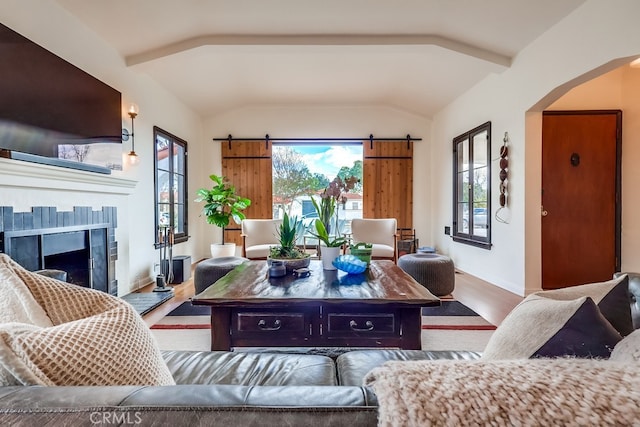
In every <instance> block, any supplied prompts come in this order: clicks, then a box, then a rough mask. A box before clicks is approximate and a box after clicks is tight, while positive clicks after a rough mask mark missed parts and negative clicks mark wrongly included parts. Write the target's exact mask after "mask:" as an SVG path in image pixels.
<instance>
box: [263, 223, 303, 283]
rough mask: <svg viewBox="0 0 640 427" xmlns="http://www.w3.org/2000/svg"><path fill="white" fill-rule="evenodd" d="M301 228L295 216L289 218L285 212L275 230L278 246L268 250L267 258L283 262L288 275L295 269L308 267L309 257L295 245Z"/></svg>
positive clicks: (301, 225)
mask: <svg viewBox="0 0 640 427" xmlns="http://www.w3.org/2000/svg"><path fill="white" fill-rule="evenodd" d="M303 228H304V225H303V224H302V220H300V219H298V218H297V217H295V216H294V217H289V215H287V213H286V212H285V213H284V216H283V217H282V224H280V228H278V230H277V233H278V240H279V243H280V245H279V246H273V247H271V249H270V250H269V258H270V259H275V260H279V261H283V262H284V264H285V267H286V269H287V272H289V273H290V272H291V271H293V270H295V269H297V268H303V267H308V266H309V263H310V262H311V257H310V255H309V254H308V253H306V252H304V251H301V250H300V249H299V248H298V247H297V245H296V241H297V240H298V236H299V234H300V232H301V230H302V229H303Z"/></svg>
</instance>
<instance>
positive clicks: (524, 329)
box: [482, 295, 622, 360]
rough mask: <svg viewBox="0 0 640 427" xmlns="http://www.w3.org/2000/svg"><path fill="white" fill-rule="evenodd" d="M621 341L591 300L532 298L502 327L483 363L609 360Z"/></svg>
mask: <svg viewBox="0 0 640 427" xmlns="http://www.w3.org/2000/svg"><path fill="white" fill-rule="evenodd" d="M621 339H622V336H620V334H619V333H618V331H616V330H615V328H614V327H613V326H611V324H610V323H609V322H608V321H607V319H605V318H604V316H603V315H602V314H601V313H600V310H599V309H598V307H597V306H596V304H595V303H594V302H593V300H592V299H591V298H589V297H582V298H578V299H575V300H570V301H562V300H553V299H548V298H544V297H541V296H539V295H530V296H528V297H527V298H525V300H524V301H522V302H521V303H520V304H518V305H517V306H516V307H515V308H514V309H513V311H511V313H509V315H508V316H507V317H506V318H505V319H504V321H503V322H502V323H501V324H500V326H498V328H497V329H496V331H495V332H494V333H493V335H492V336H491V338H490V339H489V342H488V343H487V346H486V348H485V350H484V352H483V354H482V359H485V360H488V359H525V358H531V357H560V356H575V357H601V358H608V357H609V356H610V355H611V351H612V350H613V347H614V346H615V345H616V344H617V343H618V342H619V341H620V340H621Z"/></svg>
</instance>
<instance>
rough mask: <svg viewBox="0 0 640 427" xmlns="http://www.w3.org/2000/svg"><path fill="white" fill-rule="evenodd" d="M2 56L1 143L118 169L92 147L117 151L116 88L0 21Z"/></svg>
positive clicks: (118, 114) (118, 113)
mask: <svg viewBox="0 0 640 427" xmlns="http://www.w3.org/2000/svg"><path fill="white" fill-rule="evenodd" d="M0 58H1V59H0V149H4V150H3V151H4V152H5V153H6V152H9V151H15V152H19V153H25V154H26V155H27V156H24V157H29V155H35V156H40V157H44V158H51V159H62V163H63V164H64V163H66V162H67V161H68V160H69V161H72V162H79V163H85V162H88V163H91V162H90V161H88V160H87V157H89V156H88V153H89V152H90V150H91V149H93V158H94V159H93V163H94V164H95V163H96V158H97V161H98V163H102V165H103V166H105V167H107V168H110V169H118V165H117V164H113V165H110V164H109V160H108V159H107V158H106V157H108V154H106V153H107V152H108V151H109V150H104V147H102V148H101V149H99V150H98V149H97V148H96V147H97V145H100V146H103V145H104V144H118V148H117V149H116V153H118V152H121V147H120V144H121V142H122V139H121V134H122V112H121V111H122V107H121V102H122V101H121V93H120V92H119V91H117V90H115V89H114V88H112V87H111V86H109V85H107V84H105V83H103V82H101V81H100V80H98V79H97V78H95V77H93V76H91V75H90V74H88V73H86V72H85V71H83V70H81V69H80V68H78V67H76V66H75V65H73V64H71V63H69V62H67V61H65V60H64V59H62V58H60V57H59V56H57V55H55V54H53V53H52V52H50V51H48V50H47V49H45V48H43V47H42V46H40V45H38V44H36V43H34V42H32V41H31V40H29V39H27V38H26V37H24V36H22V35H20V34H18V33H17V32H15V31H13V30H12V29H10V28H8V27H6V26H5V25H2V24H0ZM70 147H72V148H70ZM73 147H76V148H75V149H74V148H73ZM90 147H93V148H90ZM114 148H115V147H114ZM111 151H112V152H113V151H114V150H113V149H112V150H111ZM74 156H75V158H74ZM100 156H102V157H100ZM5 157H7V156H5ZM14 158H17V157H14ZM45 163H46V161H45ZM52 163H56V162H52ZM58 163H60V162H58ZM115 163H121V162H120V161H118V160H117V159H116V160H115ZM120 167H121V165H120Z"/></svg>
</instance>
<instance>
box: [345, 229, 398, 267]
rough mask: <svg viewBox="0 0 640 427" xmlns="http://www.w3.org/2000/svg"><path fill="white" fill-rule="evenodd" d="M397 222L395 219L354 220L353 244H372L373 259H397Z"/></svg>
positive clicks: (352, 230) (394, 260)
mask: <svg viewBox="0 0 640 427" xmlns="http://www.w3.org/2000/svg"><path fill="white" fill-rule="evenodd" d="M397 228H398V226H397V221H396V219H395V218H379V219H369V218H367V219H364V218H362V219H360V218H358V219H352V220H351V244H354V245H355V244H357V243H360V242H365V243H371V244H373V246H372V251H371V259H390V260H392V261H393V262H396V259H397V253H398V248H397V240H398V236H397Z"/></svg>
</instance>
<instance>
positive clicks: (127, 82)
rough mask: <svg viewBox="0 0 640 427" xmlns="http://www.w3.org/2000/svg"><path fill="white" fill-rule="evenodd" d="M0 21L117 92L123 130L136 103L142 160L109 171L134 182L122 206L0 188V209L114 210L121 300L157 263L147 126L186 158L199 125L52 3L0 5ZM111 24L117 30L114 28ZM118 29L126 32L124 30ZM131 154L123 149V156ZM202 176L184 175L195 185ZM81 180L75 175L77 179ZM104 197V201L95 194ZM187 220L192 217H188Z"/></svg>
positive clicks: (20, 0)
mask: <svg viewBox="0 0 640 427" xmlns="http://www.w3.org/2000/svg"><path fill="white" fill-rule="evenodd" d="M0 17H1V18H0V21H1V22H2V23H3V24H4V25H6V26H8V27H10V28H12V29H13V30H14V31H17V32H18V33H20V34H22V35H23V36H25V37H27V38H29V39H31V40H32V41H34V42H36V43H38V44H40V45H41V46H43V47H44V48H46V49H48V50H50V51H52V52H53V53H55V54H56V55H58V56H60V57H62V58H63V59H65V60H67V61H69V62H70V63H72V64H74V65H76V66H77V67H79V68H81V69H83V70H84V71H86V72H87V73H89V74H91V75H93V76H94V77H96V78H98V79H100V80H102V81H103V82H105V83H107V84H108V85H110V86H112V87H114V88H115V89H116V90H118V91H120V92H121V93H122V102H123V125H124V126H126V127H127V128H128V129H129V130H131V129H130V120H129V118H128V116H126V115H125V114H124V113H125V111H126V108H127V106H128V104H130V103H131V102H135V103H136V104H138V106H139V108H140V114H139V116H138V117H137V119H136V122H135V142H136V145H135V148H136V152H137V153H138V154H139V157H140V159H141V162H140V164H139V165H137V166H136V167H134V168H128V167H127V168H125V170H124V171H121V172H120V171H115V172H114V173H113V176H114V177H116V178H122V179H125V180H128V181H137V184H136V185H135V187H134V188H133V190H132V194H131V195H126V196H122V197H124V200H120V199H114V198H113V197H112V196H111V195H109V194H108V191H107V192H106V193H104V194H102V193H101V191H102V190H99V189H97V190H96V191H97V192H96V193H91V194H85V193H82V192H79V191H64V190H63V189H60V190H56V191H50V190H45V191H42V190H40V191H38V190H30V191H25V190H19V189H16V188H14V187H11V188H9V187H7V186H6V184H5V183H0V190H1V191H0V205H2V206H4V205H7V206H15V205H16V204H18V205H20V206H27V207H28V206H43V205H45V204H44V203H45V201H46V205H47V206H49V205H51V206H61V207H68V206H74V205H78V206H96V205H103V204H104V205H112V204H114V203H115V204H116V205H117V206H118V207H119V209H118V223H119V229H118V232H117V240H118V256H119V260H118V262H117V264H116V270H117V279H118V285H119V289H118V293H119V294H121V295H122V294H125V293H129V292H130V291H132V290H134V289H136V288H138V287H140V286H143V285H145V284H147V283H149V282H150V281H152V280H153V279H152V278H153V277H154V276H155V274H156V272H155V271H154V264H155V263H158V251H156V250H155V249H154V247H153V241H154V240H153V239H154V221H153V218H154V217H153V212H154V196H153V193H154V190H153V185H154V184H153V182H154V181H153V179H154V178H153V126H159V127H161V128H163V129H164V130H166V131H168V132H171V133H173V134H175V135H177V136H179V137H180V138H183V139H185V140H186V141H187V142H188V144H189V145H188V147H189V153H190V156H192V157H198V156H199V155H200V152H199V151H200V147H201V146H202V121H201V119H200V117H198V116H197V115H196V114H194V113H193V112H192V111H190V110H189V109H188V108H186V107H185V106H184V105H183V104H182V103H181V102H180V101H179V100H178V99H176V98H175V97H174V96H173V95H171V94H169V93H167V92H166V91H164V90H163V89H162V88H160V87H159V86H158V85H156V84H155V83H154V82H153V81H151V80H150V79H149V78H148V77H147V76H145V75H143V74H139V73H137V72H135V71H134V70H131V69H128V68H127V67H126V66H125V65H124V61H123V59H122V57H121V56H120V55H119V54H118V53H117V52H116V51H114V50H113V48H111V47H110V46H108V45H106V44H105V43H104V42H103V41H102V40H101V39H99V38H98V37H97V36H96V35H95V34H94V33H93V32H91V31H89V30H88V29H87V28H86V27H85V26H84V25H83V24H81V23H79V22H78V21H77V20H76V19H75V18H73V17H72V16H71V15H69V14H68V13H67V12H66V11H65V10H64V9H63V8H61V7H60V6H58V4H57V3H56V2H43V1H38V0H3V1H2V2H0ZM114 25H118V23H117V22H115V23H114ZM123 31H126V30H125V29H123ZM130 149H131V145H130V142H127V143H124V144H123V147H122V150H123V153H126V152H128V151H129V150H130ZM199 173H200V171H199V170H197V168H190V169H189V177H190V179H192V180H193V181H195V178H194V177H195V176H197V175H198V174H199ZM80 176H81V175H80ZM101 194H102V195H101ZM190 220H191V221H192V222H195V221H196V220H197V213H195V212H193V210H192V211H191V212H190ZM194 246H195V239H191V240H190V241H189V242H188V243H185V244H181V245H177V246H176V248H175V250H174V254H175V255H192V256H195V253H194Z"/></svg>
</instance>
